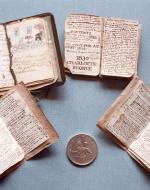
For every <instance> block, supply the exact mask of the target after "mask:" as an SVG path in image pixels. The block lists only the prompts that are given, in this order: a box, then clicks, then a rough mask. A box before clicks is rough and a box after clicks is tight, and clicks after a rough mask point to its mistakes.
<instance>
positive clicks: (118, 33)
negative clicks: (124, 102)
mask: <svg viewBox="0 0 150 190" xmlns="http://www.w3.org/2000/svg"><path fill="white" fill-rule="evenodd" d="M139 40H140V27H139V23H138V22H136V21H129V20H122V19H115V18H105V19H104V32H103V47H102V60H101V75H105V76H117V77H132V76H133V75H136V74H137V63H138V53H139V43H140V42H139Z"/></svg>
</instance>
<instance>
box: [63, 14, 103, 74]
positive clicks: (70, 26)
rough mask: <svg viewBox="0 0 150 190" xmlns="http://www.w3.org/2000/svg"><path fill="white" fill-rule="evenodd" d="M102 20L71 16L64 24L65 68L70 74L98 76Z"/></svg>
mask: <svg viewBox="0 0 150 190" xmlns="http://www.w3.org/2000/svg"><path fill="white" fill-rule="evenodd" d="M102 23H103V22H102V18H101V17H98V16H93V15H82V14H71V15H69V17H68V18H67V20H66V23H65V68H66V70H67V71H68V72H70V73H72V74H80V75H91V76H98V75H99V72H100V59H101V40H102V37H101V35H102V25H103V24H102Z"/></svg>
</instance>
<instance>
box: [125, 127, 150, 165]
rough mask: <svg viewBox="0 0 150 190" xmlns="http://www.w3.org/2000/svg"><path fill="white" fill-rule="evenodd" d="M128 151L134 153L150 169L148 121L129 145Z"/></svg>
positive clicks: (149, 128)
mask: <svg viewBox="0 0 150 190" xmlns="http://www.w3.org/2000/svg"><path fill="white" fill-rule="evenodd" d="M128 152H129V153H130V152H131V153H132V154H134V155H135V156H136V157H137V158H138V159H139V160H140V161H141V162H142V163H145V165H146V167H147V168H149V169H150V123H148V125H147V127H146V128H145V129H144V130H143V132H142V133H141V134H140V136H139V137H138V139H137V140H135V141H134V142H133V143H132V144H131V145H130V147H129V149H128Z"/></svg>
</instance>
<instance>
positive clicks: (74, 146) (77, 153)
mask: <svg viewBox="0 0 150 190" xmlns="http://www.w3.org/2000/svg"><path fill="white" fill-rule="evenodd" d="M67 156H68V158H69V160H70V161H71V162H73V163H74V164H76V165H80V166H86V165H89V164H90V163H92V162H93V161H94V160H95V158H96V156H97V145H96V142H95V140H94V139H93V138H92V137H90V136H89V135H85V134H79V135H76V136H74V137H72V138H71V139H70V141H69V142H68V145H67Z"/></svg>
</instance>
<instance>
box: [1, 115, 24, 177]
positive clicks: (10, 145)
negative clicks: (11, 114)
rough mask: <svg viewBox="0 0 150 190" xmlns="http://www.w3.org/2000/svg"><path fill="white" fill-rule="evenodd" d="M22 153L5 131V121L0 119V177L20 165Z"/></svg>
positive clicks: (8, 132) (6, 130)
mask: <svg viewBox="0 0 150 190" xmlns="http://www.w3.org/2000/svg"><path fill="white" fill-rule="evenodd" d="M23 158H24V152H23V150H22V148H21V147H20V146H19V144H18V143H17V141H16V140H15V139H14V138H13V136H12V135H11V133H10V131H9V130H8V129H7V125H6V122H5V120H3V119H2V118H0V176H3V175H4V174H5V173H6V172H7V171H8V170H9V169H10V168H12V167H14V166H15V165H16V164H18V163H20V162H21V161H22V160H23Z"/></svg>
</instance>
